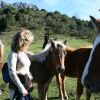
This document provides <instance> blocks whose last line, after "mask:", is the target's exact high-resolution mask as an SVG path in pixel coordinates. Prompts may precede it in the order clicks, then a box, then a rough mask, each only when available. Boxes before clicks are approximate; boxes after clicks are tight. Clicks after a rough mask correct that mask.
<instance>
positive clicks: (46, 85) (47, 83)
mask: <svg viewBox="0 0 100 100" xmlns="http://www.w3.org/2000/svg"><path fill="white" fill-rule="evenodd" d="M51 80H52V78H51V79H49V81H48V82H46V84H45V85H44V96H45V100H47V91H48V87H49V84H50V83H51Z"/></svg>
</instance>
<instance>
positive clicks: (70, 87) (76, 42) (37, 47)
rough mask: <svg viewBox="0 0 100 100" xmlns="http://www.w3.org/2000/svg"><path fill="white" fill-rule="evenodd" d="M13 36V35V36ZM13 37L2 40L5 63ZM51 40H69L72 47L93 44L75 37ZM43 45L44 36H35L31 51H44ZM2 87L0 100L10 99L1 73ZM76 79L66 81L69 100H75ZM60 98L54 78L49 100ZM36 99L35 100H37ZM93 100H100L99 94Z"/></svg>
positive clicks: (34, 91) (0, 85) (61, 37)
mask: <svg viewBox="0 0 100 100" xmlns="http://www.w3.org/2000/svg"><path fill="white" fill-rule="evenodd" d="M11 36H12V35H11ZM11 36H10V35H9V37H3V38H1V39H2V41H3V43H4V45H5V54H4V61H6V60H7V55H8V52H9V51H10V41H11ZM51 38H58V39H59V40H65V39H68V44H69V45H70V46H72V47H76V48H78V47H84V46H85V47H86V46H88V45H91V43H92V42H89V40H81V39H76V38H75V37H67V36H64V35H52V36H51ZM42 44H43V36H41V35H40V36H35V41H34V42H33V43H32V45H31V46H30V50H31V51H33V52H34V53H38V52H40V51H41V50H42ZM0 87H1V88H2V89H3V90H4V92H3V94H2V95H0V100H5V99H6V98H8V87H7V84H5V83H4V82H3V80H2V76H1V73H0ZM75 89H76V79H75V78H67V80H66V90H67V93H68V95H69V100H75V97H76V93H75V92H76V90H75ZM32 95H33V97H34V98H36V99H37V98H38V93H37V85H36V84H34V90H33V93H32ZM54 97H58V87H57V85H56V81H55V77H54V78H53V80H52V82H51V84H50V87H49V90H48V98H49V100H50V99H51V100H59V98H54ZM36 99H35V100H36ZM81 100H85V92H84V93H83V95H82V98H81ZM91 100H100V96H99V94H93V95H92V98H91Z"/></svg>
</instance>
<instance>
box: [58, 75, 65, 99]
mask: <svg viewBox="0 0 100 100" xmlns="http://www.w3.org/2000/svg"><path fill="white" fill-rule="evenodd" d="M56 81H57V84H58V88H59V96H60V100H64V96H63V92H62V82H61V76H60V74H58V75H56Z"/></svg>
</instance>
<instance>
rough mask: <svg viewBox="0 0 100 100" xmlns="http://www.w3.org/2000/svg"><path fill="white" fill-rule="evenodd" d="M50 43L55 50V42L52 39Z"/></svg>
mask: <svg viewBox="0 0 100 100" xmlns="http://www.w3.org/2000/svg"><path fill="white" fill-rule="evenodd" d="M49 41H50V43H51V46H52V47H53V48H54V47H55V43H54V41H53V40H52V39H50V40H49Z"/></svg>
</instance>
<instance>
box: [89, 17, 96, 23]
mask: <svg viewBox="0 0 100 100" xmlns="http://www.w3.org/2000/svg"><path fill="white" fill-rule="evenodd" d="M90 18H91V20H92V22H93V23H94V24H95V22H96V19H95V18H94V17H93V16H90Z"/></svg>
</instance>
